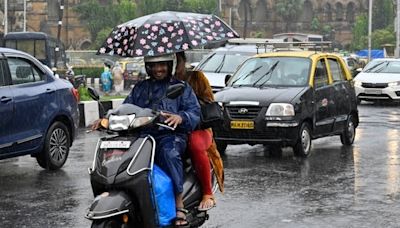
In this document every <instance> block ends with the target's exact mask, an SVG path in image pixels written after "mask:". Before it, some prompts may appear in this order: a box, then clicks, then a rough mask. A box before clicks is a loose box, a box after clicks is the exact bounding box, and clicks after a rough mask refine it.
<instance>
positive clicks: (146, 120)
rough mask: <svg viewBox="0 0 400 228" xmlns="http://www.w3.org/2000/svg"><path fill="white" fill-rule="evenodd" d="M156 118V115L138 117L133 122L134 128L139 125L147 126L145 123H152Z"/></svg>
mask: <svg viewBox="0 0 400 228" xmlns="http://www.w3.org/2000/svg"><path fill="white" fill-rule="evenodd" d="M154 118H155V117H151V116H145V117H139V118H136V119H135V120H134V121H133V123H132V124H131V127H132V128H137V127H141V126H145V125H147V124H149V123H151V122H152V121H153V119H154Z"/></svg>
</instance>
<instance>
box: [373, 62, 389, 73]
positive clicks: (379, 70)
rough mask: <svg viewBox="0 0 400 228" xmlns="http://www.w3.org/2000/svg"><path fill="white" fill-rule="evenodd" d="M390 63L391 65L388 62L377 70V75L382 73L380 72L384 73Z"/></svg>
mask: <svg viewBox="0 0 400 228" xmlns="http://www.w3.org/2000/svg"><path fill="white" fill-rule="evenodd" d="M389 63H390V62H386V64H385V65H384V66H382V67H380V68H379V69H376V70H375V73H380V72H382V71H383V70H384V69H385V68H386V67H387V66H388V65H389Z"/></svg>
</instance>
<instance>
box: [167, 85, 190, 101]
mask: <svg viewBox="0 0 400 228" xmlns="http://www.w3.org/2000/svg"><path fill="white" fill-rule="evenodd" d="M184 90H185V85H184V84H182V83H179V84H175V85H171V86H169V87H168V89H167V96H166V97H168V98H169V99H175V98H177V97H179V96H180V95H182V94H183V91H184Z"/></svg>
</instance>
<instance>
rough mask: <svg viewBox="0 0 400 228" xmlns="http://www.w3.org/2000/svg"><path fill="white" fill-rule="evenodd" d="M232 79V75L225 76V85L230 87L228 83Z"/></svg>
mask: <svg viewBox="0 0 400 228" xmlns="http://www.w3.org/2000/svg"><path fill="white" fill-rule="evenodd" d="M231 77H232V75H230V74H227V75H225V85H228V81H229V79H231Z"/></svg>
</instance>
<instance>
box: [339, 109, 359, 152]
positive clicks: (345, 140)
mask: <svg viewBox="0 0 400 228" xmlns="http://www.w3.org/2000/svg"><path fill="white" fill-rule="evenodd" d="M355 137H356V125H355V123H354V117H353V116H352V115H350V116H349V118H348V119H347V122H346V127H345V129H344V130H343V133H342V134H341V135H340V141H341V142H342V144H343V145H345V146H350V145H351V144H353V142H354V139H355Z"/></svg>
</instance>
